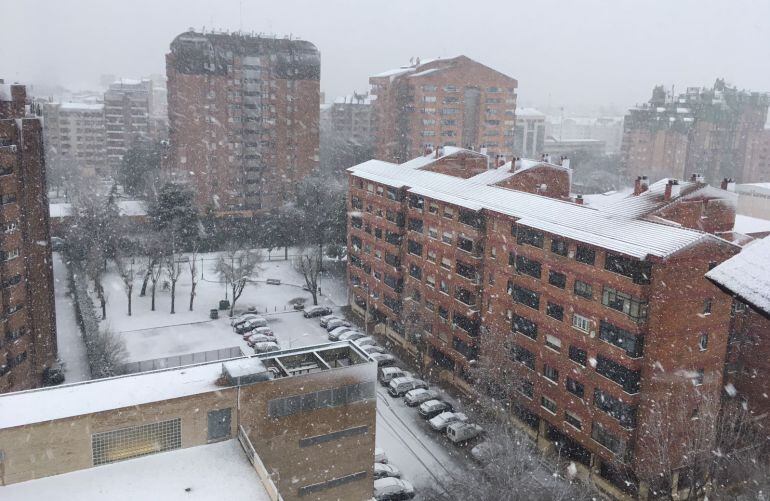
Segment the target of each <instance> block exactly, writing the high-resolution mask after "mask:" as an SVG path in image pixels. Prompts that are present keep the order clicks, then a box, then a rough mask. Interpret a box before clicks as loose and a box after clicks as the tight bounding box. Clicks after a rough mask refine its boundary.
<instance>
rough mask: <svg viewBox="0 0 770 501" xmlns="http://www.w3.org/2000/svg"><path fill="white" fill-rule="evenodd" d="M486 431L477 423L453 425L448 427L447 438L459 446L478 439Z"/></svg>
mask: <svg viewBox="0 0 770 501" xmlns="http://www.w3.org/2000/svg"><path fill="white" fill-rule="evenodd" d="M483 431H484V428H482V427H481V426H479V425H477V424H475V423H461V422H456V423H452V424H450V425H449V426H447V427H446V436H447V438H448V439H449V440H451V441H452V442H454V443H456V444H458V443H460V442H467V441H468V440H470V439H472V438H476V437H478V436H479V435H481V433H482V432H483Z"/></svg>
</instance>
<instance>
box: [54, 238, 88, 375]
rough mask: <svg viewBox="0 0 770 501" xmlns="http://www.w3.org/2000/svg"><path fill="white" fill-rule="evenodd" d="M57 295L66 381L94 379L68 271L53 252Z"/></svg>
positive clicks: (61, 352) (57, 324)
mask: <svg viewBox="0 0 770 501" xmlns="http://www.w3.org/2000/svg"><path fill="white" fill-rule="evenodd" d="M53 280H54V298H55V301H56V342H57V344H58V348H59V358H60V359H61V361H62V362H63V363H64V372H65V382H67V383H77V382H78V381H87V380H89V379H91V371H90V369H89V367H88V357H87V356H86V345H85V342H84V341H83V336H82V334H81V332H80V326H79V325H78V322H77V319H76V317H75V301H74V299H73V298H72V297H70V295H69V287H68V281H69V274H68V272H67V266H66V265H65V264H64V261H63V260H62V256H61V254H59V253H58V252H54V253H53Z"/></svg>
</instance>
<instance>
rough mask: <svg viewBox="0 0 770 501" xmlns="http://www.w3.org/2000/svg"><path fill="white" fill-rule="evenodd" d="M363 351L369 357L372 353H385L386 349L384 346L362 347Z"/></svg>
mask: <svg viewBox="0 0 770 501" xmlns="http://www.w3.org/2000/svg"><path fill="white" fill-rule="evenodd" d="M361 349H362V350H364V351H365V352H366V353H367V354H368V355H371V354H372V353H380V354H382V353H385V348H383V347H382V346H377V345H376V344H372V345H368V346H362V347H361Z"/></svg>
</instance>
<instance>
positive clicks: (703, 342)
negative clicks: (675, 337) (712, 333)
mask: <svg viewBox="0 0 770 501" xmlns="http://www.w3.org/2000/svg"><path fill="white" fill-rule="evenodd" d="M708 346H709V335H708V334H707V333H705V332H704V333H702V334H701V335H700V337H699V338H698V349H700V351H706V349H707V348H708Z"/></svg>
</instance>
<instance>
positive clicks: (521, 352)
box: [511, 344, 535, 370]
mask: <svg viewBox="0 0 770 501" xmlns="http://www.w3.org/2000/svg"><path fill="white" fill-rule="evenodd" d="M511 355H512V356H513V359H514V360H515V361H516V362H519V363H521V364H522V365H524V366H526V367H529V368H530V369H532V370H535V354H534V353H532V352H531V351H529V350H528V349H526V348H524V347H522V346H519V345H517V344H514V345H513V348H511Z"/></svg>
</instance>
